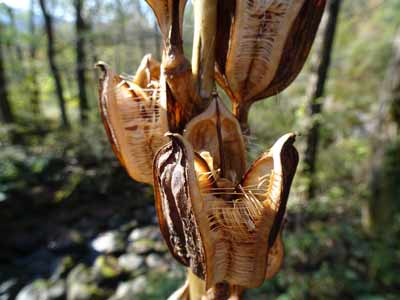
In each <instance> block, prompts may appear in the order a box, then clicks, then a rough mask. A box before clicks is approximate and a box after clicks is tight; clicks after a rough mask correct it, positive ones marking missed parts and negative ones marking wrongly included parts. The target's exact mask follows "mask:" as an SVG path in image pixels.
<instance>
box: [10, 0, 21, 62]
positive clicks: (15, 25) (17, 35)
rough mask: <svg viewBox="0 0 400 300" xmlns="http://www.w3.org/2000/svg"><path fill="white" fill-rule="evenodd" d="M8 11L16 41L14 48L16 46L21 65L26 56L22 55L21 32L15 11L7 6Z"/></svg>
mask: <svg viewBox="0 0 400 300" xmlns="http://www.w3.org/2000/svg"><path fill="white" fill-rule="evenodd" d="M6 11H7V14H8V17H9V19H10V22H11V28H12V34H13V40H14V46H15V52H16V55H17V59H18V60H19V63H22V61H23V58H24V55H23V53H22V48H21V45H20V44H19V42H18V41H19V31H18V28H17V24H16V23H15V15H14V10H13V9H12V8H11V7H9V6H7V5H6Z"/></svg>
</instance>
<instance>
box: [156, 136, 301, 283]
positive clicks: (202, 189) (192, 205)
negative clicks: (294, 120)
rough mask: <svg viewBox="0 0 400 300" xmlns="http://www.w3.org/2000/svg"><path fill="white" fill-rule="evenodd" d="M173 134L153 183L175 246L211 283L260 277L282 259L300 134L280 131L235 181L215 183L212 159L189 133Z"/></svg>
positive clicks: (184, 260)
mask: <svg viewBox="0 0 400 300" xmlns="http://www.w3.org/2000/svg"><path fill="white" fill-rule="evenodd" d="M171 139H172V142H171V143H169V144H167V145H166V146H164V147H163V148H162V149H160V151H159V152H158V153H157V155H156V158H155V163H154V174H155V175H154V181H155V184H154V186H155V193H156V203H157V204H156V205H157V214H158V217H159V222H160V227H161V231H162V233H163V236H164V238H165V239H166V241H167V244H168V245H169V247H170V249H171V251H172V253H173V254H174V256H175V257H177V258H178V260H179V261H180V262H182V263H184V264H185V265H187V266H190V267H191V269H192V270H193V273H195V274H196V275H197V276H199V277H200V278H205V280H206V287H207V289H208V288H210V287H211V286H213V285H215V284H217V283H220V282H224V281H226V282H228V283H230V284H232V285H240V286H243V287H257V286H259V285H261V283H262V282H263V281H264V279H265V278H270V277H271V276H273V275H274V274H275V273H276V272H277V271H278V270H279V268H280V266H281V263H282V259H283V247H282V243H281V240H280V239H279V238H277V237H278V234H279V232H280V231H281V225H282V221H283V214H284V212H285V209H286V201H287V197H288V193H289V190H290V185H291V181H292V179H293V176H294V173H295V170H296V167H297V163H298V156H297V151H296V149H295V148H294V147H293V142H294V135H293V134H287V135H285V136H283V137H281V138H280V139H279V140H278V141H277V142H276V143H275V144H274V146H273V147H272V148H271V150H270V151H269V152H268V153H266V154H264V155H263V156H262V157H261V158H260V159H258V160H257V161H256V162H255V163H254V164H253V165H252V167H251V168H250V169H249V170H248V171H247V172H246V174H245V175H244V177H243V180H242V182H241V183H240V184H238V185H236V186H232V187H227V186H224V187H220V186H219V185H218V184H217V185H216V184H215V182H216V180H215V178H213V175H212V172H211V170H210V168H209V167H208V163H207V162H206V161H205V160H204V159H201V158H200V156H198V155H195V154H194V151H193V149H192V146H191V145H190V143H188V141H186V139H184V138H183V137H181V136H179V135H171ZM196 161H197V162H196ZM226 196H229V197H226ZM182 249H185V250H182ZM179 253H181V254H179ZM268 267H269V268H271V269H268ZM193 268H194V269H193Z"/></svg>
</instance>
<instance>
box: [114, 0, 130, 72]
mask: <svg viewBox="0 0 400 300" xmlns="http://www.w3.org/2000/svg"><path fill="white" fill-rule="evenodd" d="M116 5H117V7H116V9H117V16H118V20H117V21H118V28H119V35H118V37H117V38H118V41H117V44H118V46H117V51H116V52H115V53H116V57H115V58H116V63H117V64H116V65H117V67H118V69H119V70H121V69H123V68H125V67H126V65H127V63H126V42H127V34H126V15H125V11H124V6H123V4H122V2H121V0H116ZM125 71H129V70H125Z"/></svg>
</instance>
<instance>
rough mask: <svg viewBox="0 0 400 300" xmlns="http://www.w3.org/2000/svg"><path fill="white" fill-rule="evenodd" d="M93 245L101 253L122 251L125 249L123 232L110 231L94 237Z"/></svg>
mask: <svg viewBox="0 0 400 300" xmlns="http://www.w3.org/2000/svg"><path fill="white" fill-rule="evenodd" d="M91 247H92V248H93V249H94V250H95V251H97V252H100V253H105V254H111V253H121V252H123V251H124V248H125V242H124V238H123V236H122V234H121V233H119V232H118V231H108V232H106V233H103V234H101V235H99V236H98V237H97V238H96V239H94V240H93V241H92V243H91Z"/></svg>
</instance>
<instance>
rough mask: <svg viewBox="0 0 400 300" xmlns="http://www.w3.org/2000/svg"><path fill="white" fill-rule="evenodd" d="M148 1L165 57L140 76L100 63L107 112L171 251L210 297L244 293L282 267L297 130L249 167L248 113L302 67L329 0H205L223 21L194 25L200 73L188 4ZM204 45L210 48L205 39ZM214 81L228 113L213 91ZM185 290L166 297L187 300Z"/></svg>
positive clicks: (110, 131)
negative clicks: (186, 23)
mask: <svg viewBox="0 0 400 300" xmlns="http://www.w3.org/2000/svg"><path fill="white" fill-rule="evenodd" d="M195 1H196V2H197V1H206V0H195ZM147 2H148V4H149V5H150V6H151V8H152V9H153V11H154V13H155V15H156V17H157V20H158V23H159V26H160V31H161V34H162V39H163V57H162V62H161V64H160V63H159V62H157V61H156V60H155V59H154V58H152V57H151V55H146V56H145V57H144V58H143V60H142V63H141V64H140V66H139V69H138V71H137V72H136V74H135V76H121V75H117V74H116V73H115V72H114V71H113V70H111V69H110V68H109V67H108V66H107V65H106V64H105V63H99V64H98V66H99V67H100V68H101V69H102V70H103V77H102V78H101V80H100V98H99V99H100V100H99V106H100V112H101V116H102V120H103V123H104V126H105V129H106V132H107V135H108V137H109V140H110V143H111V145H112V148H113V150H114V152H115V154H116V156H117V157H118V159H119V161H120V162H121V164H122V165H123V166H124V167H125V169H126V170H127V172H128V173H129V175H130V176H131V177H132V178H133V179H135V180H137V181H140V182H144V183H149V184H153V185H154V189H155V198H156V208H157V215H158V220H159V223H160V228H161V232H162V234H163V236H164V238H165V241H166V243H167V245H168V247H169V249H170V252H171V253H172V255H173V256H174V257H175V258H176V259H177V260H178V261H179V262H180V263H181V264H183V265H185V266H186V267H188V268H189V270H191V272H190V274H192V275H191V276H195V277H196V278H200V279H201V280H203V281H204V282H205V289H206V290H207V299H214V298H215V299H217V298H218V299H225V298H226V299H228V297H229V293H230V296H231V297H232V296H235V295H236V296H237V297H239V295H240V293H241V292H242V291H243V288H249V287H257V286H259V285H261V284H262V282H263V281H264V280H265V279H269V278H271V277H272V276H274V275H275V274H276V273H277V272H278V271H279V269H280V267H281V265H282V261H283V256H284V253H283V244H282V240H281V231H282V224H283V220H284V214H285V209H286V203H287V199H288V195H289V190H290V186H291V183H292V179H293V177H294V174H295V172H296V167H297V163H298V154H297V151H296V149H295V148H294V146H293V143H294V141H295V135H294V134H292V133H289V134H285V135H283V136H282V137H281V138H279V139H278V140H277V141H276V142H275V144H274V145H273V146H272V148H271V149H270V150H269V151H267V152H265V153H264V154H262V155H261V157H260V158H259V159H257V160H256V161H255V162H254V163H253V164H252V165H251V166H250V167H247V164H246V141H245V139H244V137H243V131H247V130H248V124H247V115H248V111H249V108H250V106H251V104H252V103H254V102H255V101H257V100H260V99H262V98H265V97H268V96H271V95H274V94H276V93H278V92H280V91H282V90H283V89H284V88H285V87H286V86H288V85H289V84H290V82H291V81H292V80H293V79H294V78H295V77H296V76H297V74H298V73H299V72H300V70H301V68H302V66H303V64H304V61H305V60H306V58H307V56H308V53H309V50H310V47H311V44H312V42H313V40H314V37H315V33H316V31H317V27H318V24H319V22H320V19H321V15H322V12H323V8H324V6H325V0H266V1H248V0H236V1H217V4H216V3H215V2H213V1H211V0H210V6H207V3H206V2H201V3H200V5H199V6H198V7H199V8H202V9H204V11H205V12H204V14H203V15H201V13H200V17H199V18H200V19H201V20H202V22H203V21H204V20H207V18H213V17H214V16H215V17H216V20H214V21H210V22H209V23H207V26H205V27H204V28H203V29H204V30H203V29H202V27H201V26H200V28H199V27H198V24H200V25H201V24H205V23H202V22H198V23H196V24H197V25H196V28H197V29H196V30H200V31H201V30H203V31H201V32H200V33H197V34H195V38H198V40H197V41H196V42H195V43H194V44H195V45H197V46H196V47H197V48H196V51H197V52H196V53H195V55H194V57H195V59H194V62H193V70H192V65H191V64H190V63H189V61H188V60H187V59H186V58H185V56H184V52H183V46H182V34H181V33H182V23H183V22H182V20H183V13H184V8H185V4H186V1H185V0H147ZM211 4H212V5H211ZM213 9H214V11H213ZM213 26H214V28H212V27H213ZM209 33H213V34H215V35H216V37H215V38H213V37H211V38H210V36H207V34H209ZM207 41H209V42H210V41H211V44H212V46H211V45H210V47H207V45H206V46H205V45H203V43H205V42H207ZM214 46H215V47H214ZM210 51H211V53H210ZM210 57H212V58H213V59H215V70H216V72H215V78H214V67H213V65H214V64H210V61H206V62H203V61H202V60H204V59H209V58H210ZM210 66H211V68H210ZM209 76H212V78H211V81H210V78H209ZM214 79H215V80H216V81H217V82H218V83H219V85H220V86H221V87H222V88H223V89H224V90H225V92H226V93H227V95H228V97H229V99H230V100H231V103H232V112H231V110H229V109H228V108H227V107H225V105H224V104H223V102H222V101H221V99H220V98H219V95H218V94H217V92H216V90H215V88H214V89H212V90H210V86H211V87H212V86H213V84H211V85H210V82H211V83H213V81H214ZM207 95H210V96H207ZM193 274H194V275H193ZM189 285H190V284H189ZM224 285H228V287H227V288H226V287H225V288H224ZM188 288H189V287H188V286H187V285H185V286H184V287H183V288H182V289H180V290H178V291H177V292H176V293H174V296H173V297H172V298H171V299H187V298H185V297H187V295H188ZM227 291H228V292H227ZM224 293H228V296H227V297H224V296H221V295H222V294H224ZM185 295H186V296H185ZM216 295H220V296H216ZM233 298H234V297H233ZM233 298H231V299H233ZM190 299H197V298H196V297H192V296H191V297H190ZM199 299H200V298H199ZM204 299H206V298H204Z"/></svg>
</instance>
